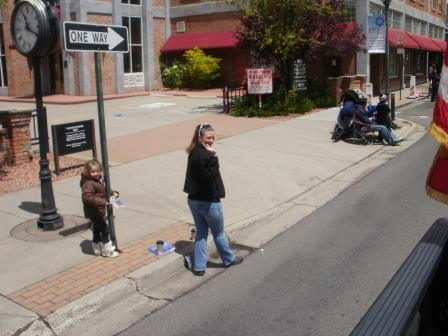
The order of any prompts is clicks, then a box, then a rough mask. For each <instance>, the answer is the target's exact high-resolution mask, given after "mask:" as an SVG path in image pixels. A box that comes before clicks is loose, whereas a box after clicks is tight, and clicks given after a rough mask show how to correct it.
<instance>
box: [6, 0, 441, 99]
mask: <svg viewBox="0 0 448 336" xmlns="http://www.w3.org/2000/svg"><path fill="white" fill-rule="evenodd" d="M56 3H57V4H58V6H59V10H60V21H61V31H62V22H64V21H79V22H85V23H101V24H114V25H126V26H127V27H128V28H129V43H130V48H129V49H130V52H129V53H128V54H120V53H117V54H109V53H105V54H102V60H103V64H102V65H103V86H104V93H105V94H109V93H123V92H136V91H149V90H152V89H155V88H158V87H160V86H161V77H160V63H161V62H169V61H170V60H171V59H172V58H174V57H176V55H180V54H182V53H183V51H184V50H187V49H189V48H193V47H195V46H198V47H201V48H202V49H204V50H205V51H206V52H207V53H209V54H212V55H214V56H217V57H219V58H221V59H222V63H221V67H222V83H223V84H224V83H230V82H232V81H236V82H241V81H243V80H244V75H245V71H244V70H245V68H246V67H247V66H248V65H250V63H251V62H250V57H249V53H248V52H247V51H243V50H240V49H239V48H238V47H237V41H236V39H235V38H234V36H233V31H234V30H235V29H236V27H237V26H238V25H239V22H240V18H241V15H242V12H241V11H239V10H237V9H236V8H234V7H232V6H231V5H229V4H228V3H227V2H225V1H211V0H209V1H204V0H59V1H56ZM345 4H346V9H347V12H348V20H349V21H350V20H352V21H356V22H357V23H358V24H359V25H360V26H361V27H363V28H365V27H366V26H367V16H368V14H375V13H380V12H382V11H384V7H383V5H382V1H381V0H345ZM12 8H13V0H8V1H6V3H5V4H4V5H3V6H2V8H1V29H0V35H1V36H0V37H1V38H0V47H1V48H0V63H1V64H0V95H9V96H27V95H32V93H33V78H32V72H31V71H30V66H29V64H28V62H27V60H26V58H25V57H23V56H21V55H20V54H19V53H18V52H17V51H16V50H15V48H14V46H13V45H12V41H11V34H10V31H9V25H10V17H11V12H12ZM445 8H446V0H392V3H391V6H390V9H391V10H390V27H392V29H391V34H390V36H389V38H390V45H391V49H390V50H391V53H390V54H391V56H390V57H391V58H390V75H391V82H390V86H391V89H393V90H394V89H397V88H398V87H399V84H400V81H399V77H400V76H399V75H400V74H401V71H403V74H404V77H405V82H409V81H408V77H409V76H410V75H416V76H417V81H418V82H422V81H424V80H426V71H427V68H428V62H432V61H435V62H438V63H439V64H440V63H441V61H442V52H443V51H444V49H445V45H446V44H445V41H444V40H443V39H444V26H445V24H444V21H443V18H444V17H445ZM400 49H404V55H403V56H401V55H400V54H398V53H397V52H398V51H399V50H400ZM42 67H43V69H42V70H43V72H44V74H47V75H46V76H43V77H44V79H43V83H42V84H43V91H44V94H47V95H48V94H56V93H64V94H67V95H95V74H94V60H93V54H92V53H78V52H66V51H65V50H64V49H63V47H62V38H61V39H60V41H59V42H58V43H57V45H56V46H55V48H54V49H53V50H52V52H51V53H50V55H48V56H47V57H46V58H45V59H44V60H43V65H42ZM308 73H309V76H310V77H312V78H313V79H315V80H316V81H317V82H325V81H326V78H328V77H332V78H335V77H336V78H338V77H339V78H350V76H352V77H353V78H355V77H356V75H364V77H365V78H366V79H367V81H371V82H372V83H373V84H374V90H375V91H377V92H378V91H380V90H382V89H383V87H384V75H382V74H383V73H384V55H375V54H368V53H366V52H365V51H363V52H359V53H357V54H355V53H354V54H353V55H352V56H351V57H344V58H343V59H341V58H338V57H327V58H322V59H320V60H319V61H317V62H312V64H308ZM358 77H359V76H358Z"/></svg>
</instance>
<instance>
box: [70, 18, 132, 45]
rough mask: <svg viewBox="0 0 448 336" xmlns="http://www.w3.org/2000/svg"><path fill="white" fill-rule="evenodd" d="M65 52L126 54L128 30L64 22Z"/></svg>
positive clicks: (119, 27)
mask: <svg viewBox="0 0 448 336" xmlns="http://www.w3.org/2000/svg"><path fill="white" fill-rule="evenodd" d="M64 46H65V50H67V51H96V52H128V51H129V45H128V28H127V27H124V26H112V25H97V24H90V23H81V22H72V21H64Z"/></svg>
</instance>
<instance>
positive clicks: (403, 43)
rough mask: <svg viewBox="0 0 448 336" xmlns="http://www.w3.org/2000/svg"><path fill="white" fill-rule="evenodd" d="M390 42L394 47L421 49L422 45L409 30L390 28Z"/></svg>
mask: <svg viewBox="0 0 448 336" xmlns="http://www.w3.org/2000/svg"><path fill="white" fill-rule="evenodd" d="M389 43H390V45H391V46H392V47H394V48H408V49H420V45H419V44H418V43H417V42H416V41H415V40H414V39H413V38H412V37H411V36H409V34H408V33H407V32H404V31H401V30H399V29H395V28H389Z"/></svg>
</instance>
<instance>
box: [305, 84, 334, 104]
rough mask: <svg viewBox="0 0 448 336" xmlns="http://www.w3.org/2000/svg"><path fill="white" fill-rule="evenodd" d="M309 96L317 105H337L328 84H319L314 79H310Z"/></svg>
mask: <svg viewBox="0 0 448 336" xmlns="http://www.w3.org/2000/svg"><path fill="white" fill-rule="evenodd" d="M307 96H308V97H309V98H310V99H311V100H312V101H313V102H314V104H315V105H316V106H317V107H332V106H335V101H334V99H333V98H332V97H331V95H330V91H329V90H328V87H327V86H326V85H317V84H315V83H314V82H313V81H308V94H307Z"/></svg>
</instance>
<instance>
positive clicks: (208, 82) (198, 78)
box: [184, 48, 221, 89]
mask: <svg viewBox="0 0 448 336" xmlns="http://www.w3.org/2000/svg"><path fill="white" fill-rule="evenodd" d="M184 57H185V60H186V64H185V67H186V77H187V79H188V83H189V85H190V86H191V87H194V88H200V89H205V88H209V87H211V86H212V85H213V82H214V81H216V80H217V79H218V78H219V76H220V75H221V73H220V69H219V63H220V62H221V60H220V59H219V58H215V57H212V56H208V55H206V54H205V53H204V52H203V51H202V50H201V49H199V48H194V49H192V50H187V51H186V52H185V53H184Z"/></svg>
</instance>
